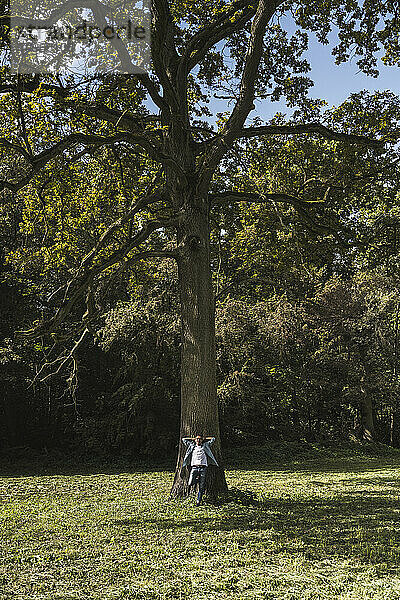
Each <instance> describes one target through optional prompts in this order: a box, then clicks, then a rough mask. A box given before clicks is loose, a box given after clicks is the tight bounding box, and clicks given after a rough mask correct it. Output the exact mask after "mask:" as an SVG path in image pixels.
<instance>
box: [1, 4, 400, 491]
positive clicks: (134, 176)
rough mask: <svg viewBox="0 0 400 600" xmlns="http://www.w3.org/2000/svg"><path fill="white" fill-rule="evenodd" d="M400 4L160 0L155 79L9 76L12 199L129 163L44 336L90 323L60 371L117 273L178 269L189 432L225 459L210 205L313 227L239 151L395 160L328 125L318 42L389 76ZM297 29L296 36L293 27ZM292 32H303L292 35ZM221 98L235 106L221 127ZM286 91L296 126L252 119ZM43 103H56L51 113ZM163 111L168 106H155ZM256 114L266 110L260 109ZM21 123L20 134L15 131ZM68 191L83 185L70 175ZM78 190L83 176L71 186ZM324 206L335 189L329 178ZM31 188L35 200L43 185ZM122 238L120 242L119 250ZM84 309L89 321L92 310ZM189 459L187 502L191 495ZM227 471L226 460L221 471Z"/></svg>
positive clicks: (5, 181)
mask: <svg viewBox="0 0 400 600" xmlns="http://www.w3.org/2000/svg"><path fill="white" fill-rule="evenodd" d="M397 4H398V3H397V2H376V1H375V2H373V3H372V2H370V1H369V0H365V1H364V2H361V3H360V2H357V1H356V0H347V1H346V2H344V1H343V2H342V1H338V0H327V1H326V2H298V1H289V2H282V1H279V0H234V1H231V2H228V1H226V0H219V1H216V0H200V1H199V2H196V3H194V2H192V1H184V0H176V1H174V0H153V3H152V45H151V53H152V71H151V72H150V73H149V74H147V75H126V76H124V75H109V76H102V77H97V78H96V77H93V78H92V79H90V80H89V81H88V80H87V79H84V78H81V79H80V78H78V77H76V76H74V77H66V76H55V77H50V76H38V75H32V76H29V75H24V76H17V77H12V76H9V75H7V71H6V70H5V71H4V75H3V79H2V83H1V85H0V92H1V93H2V94H3V101H2V106H3V117H2V129H3V131H4V135H3V137H2V138H1V151H2V159H3V166H2V181H1V184H0V187H1V190H2V192H3V195H4V196H5V198H10V197H11V196H12V197H14V196H16V195H17V194H27V193H29V194H31V193H33V191H32V190H34V189H35V190H36V192H37V193H38V194H39V197H40V198H42V199H43V196H44V195H45V194H49V195H50V196H51V194H52V193H54V187H53V182H54V180H55V177H56V176H55V173H57V174H58V177H59V176H60V173H62V171H63V169H64V168H67V167H68V165H71V164H81V165H83V170H84V169H85V165H87V164H89V163H90V159H91V157H94V156H96V153H97V154H98V153H99V152H101V151H102V149H105V148H108V149H109V148H111V149H112V150H113V151H114V152H115V155H116V156H117V157H120V156H121V153H122V154H123V156H124V159H123V160H120V161H119V164H120V167H121V173H122V177H123V176H124V175H123V171H124V169H125V170H126V172H127V173H128V175H129V176H127V175H125V177H126V179H125V187H126V188H127V189H128V188H129V192H130V195H129V197H130V204H129V206H125V207H124V210H121V212H120V214H119V215H118V218H117V219H115V220H114V221H113V222H112V223H108V226H107V228H106V229H105V230H104V232H103V233H102V234H101V235H99V236H98V238H97V240H96V242H95V243H94V245H93V247H92V248H91V249H90V250H89V251H88V252H87V253H86V254H85V255H84V257H83V258H82V259H81V260H80V263H79V264H78V265H77V266H76V268H75V269H73V270H72V269H71V270H70V271H69V275H70V276H69V277H67V278H66V281H65V284H64V285H63V286H62V289H61V291H60V290H55V292H56V294H55V295H54V296H53V298H56V299H58V298H60V299H61V300H60V302H59V304H58V307H57V308H56V310H55V311H54V314H53V315H52V316H50V318H46V319H44V320H43V321H42V322H40V323H38V324H37V325H36V326H35V327H34V329H33V330H32V331H30V332H29V335H31V336H42V335H46V336H48V335H50V334H53V335H58V333H57V332H59V331H60V330H61V331H62V328H63V323H64V322H65V320H66V319H68V316H69V315H70V314H71V313H74V314H75V322H77V323H78V325H77V327H76V330H75V331H74V334H75V337H74V342H73V344H72V346H71V348H70V349H69V350H68V352H67V353H66V354H64V355H63V356H62V357H60V359H56V360H55V361H54V362H53V364H52V366H54V368H56V369H57V370H59V369H60V368H61V367H62V366H64V365H65V364H66V363H68V362H69V361H73V360H74V356H75V353H76V351H77V349H78V347H79V345H80V343H81V342H82V341H83V340H84V339H85V337H86V336H87V335H89V334H90V333H92V331H93V321H94V319H95V318H96V317H97V315H96V286H97V284H98V281H99V280H100V279H101V278H102V277H103V276H104V274H105V273H106V274H108V275H109V274H110V273H112V272H113V270H115V269H118V268H123V269H125V270H126V269H129V268H130V266H131V265H132V264H134V263H135V262H137V261H141V260H144V259H147V258H150V259H154V258H155V257H163V258H169V259H171V260H174V261H176V264H177V270H178V278H179V287H180V306H181V323H182V354H181V373H182V375H181V435H182V436H187V435H194V434H196V433H197V432H199V431H200V432H203V433H204V434H205V435H215V436H216V439H217V441H216V445H215V449H216V455H217V458H218V459H219V461H221V460H222V457H221V449H220V439H219V426H218V411H217V400H216V378H215V333H214V305H215V301H214V290H213V284H212V271H211V267H210V209H211V207H212V206H213V203H222V202H223V203H236V202H240V201H251V202H263V203H268V202H274V203H278V204H279V203H284V204H285V205H291V206H294V207H295V208H296V209H297V210H298V211H299V214H300V215H301V216H302V218H304V219H305V220H306V221H308V222H309V223H310V224H311V225H312V227H313V228H318V227H320V228H321V230H322V231H324V232H326V233H332V231H333V228H332V227H331V226H328V225H326V223H325V224H324V223H320V222H319V215H317V216H316V215H315V214H314V212H313V211H314V207H313V204H312V203H310V202H309V201H310V198H309V195H307V196H302V195H301V193H300V194H298V193H288V191H287V189H286V190H284V191H282V190H280V189H276V188H275V187H274V185H273V183H271V184H270V185H269V184H268V182H267V183H265V182H264V184H263V189H256V190H254V189H251V191H249V190H247V189H245V183H244V184H243V179H244V178H243V174H242V176H241V177H240V178H239V180H238V181H239V182H240V183H239V184H235V181H237V180H236V179H235V177H233V176H232V172H231V171H230V156H231V154H230V153H231V152H236V153H238V152H239V153H240V152H241V149H242V148H243V144H244V143H248V141H249V140H252V139H258V138H262V139H263V152H267V151H268V139H271V140H274V139H276V136H286V137H289V138H290V137H291V136H300V135H301V136H312V137H313V138H325V139H327V140H331V141H333V142H336V143H337V144H338V145H346V144H347V145H351V146H353V147H354V146H357V147H360V148H362V149H363V152H365V151H366V150H365V149H366V148H368V151H367V152H369V156H375V155H376V156H379V157H380V159H381V161H382V160H383V161H384V160H388V161H390V160H391V159H390V156H389V154H390V153H389V152H388V147H387V146H385V144H384V142H385V141H389V142H390V141H393V139H392V138H391V137H390V136H387V137H386V138H385V133H386V132H387V130H386V129H385V128H383V129H382V131H383V135H382V134H380V135H379V139H374V138H375V137H376V136H375V135H374V134H375V132H377V131H378V129H377V128H374V127H369V128H368V127H367V128H365V127H363V124H362V122H361V123H360V122H355V123H354V127H349V126H346V127H344V126H341V125H340V124H338V125H337V126H335V124H334V123H333V124H332V123H326V122H324V118H323V113H322V112H321V105H322V103H321V102H318V101H313V100H310V99H309V98H308V90H309V87H310V86H311V81H310V80H309V78H308V77H307V76H306V74H307V72H308V70H309V65H308V62H307V60H305V58H304V53H305V52H306V50H307V47H308V33H307V32H314V33H315V35H316V36H317V38H318V41H319V42H320V43H321V44H325V43H328V40H329V36H330V34H331V32H333V33H335V34H338V43H337V45H336V46H335V47H334V49H333V54H334V56H335V57H336V62H343V61H346V60H348V58H349V55H350V54H355V55H356V56H358V65H359V67H360V69H362V70H363V71H364V72H366V73H368V74H370V75H376V73H377V69H376V54H377V52H378V51H379V50H380V49H381V48H382V47H383V48H384V49H385V51H386V59H387V61H388V62H392V63H395V62H396V61H397V59H398V52H399V48H398V32H399V24H400V21H399V19H398V10H397V9H398V6H397ZM285 28H286V29H287V30H288V31H289V33H288V31H285ZM290 32H291V33H290ZM213 96H219V97H220V98H223V99H225V100H226V101H227V102H226V112H225V113H223V114H220V115H219V116H218V119H217V125H216V128H213V127H212V126H211V125H210V124H209V121H208V120H207V115H209V116H211V113H210V108H212V107H213V104H212V102H211V103H210V101H212V99H213ZM281 97H284V98H286V100H287V103H288V105H289V107H292V108H297V110H296V111H295V112H294V114H293V115H292V117H291V118H290V119H288V120H284V119H282V118H281V119H277V120H275V121H272V122H269V123H264V122H262V121H261V120H260V119H259V118H255V119H253V120H249V117H251V115H252V111H254V110H255V109H256V106H257V101H258V100H262V101H263V102H265V101H268V99H270V100H278V99H279V98H281ZM35 107H40V110H39V109H37V110H36V109H35ZM150 107H153V109H154V110H152V109H151V108H150ZM253 114H255V115H256V113H253ZM7 119H9V121H10V125H9V126H7ZM66 181H67V182H68V179H66ZM71 185H73V183H72V182H71ZM319 185H320V187H319V191H318V193H319V194H321V193H322V197H323V196H324V194H325V193H327V190H328V188H329V183H328V182H324V181H320V182H319ZM27 190H28V192H27ZM116 235H117V236H118V238H117V239H118V243H116ZM81 307H83V308H82V312H81V316H80V319H78V321H77V320H76V312H77V311H79V310H80V308H81ZM182 451H183V449H181V451H180V452H179V456H178V461H177V469H176V475H175V481H174V485H173V489H172V493H173V494H174V495H182V494H185V493H186V492H187V476H186V473H185V472H183V471H182V469H181V465H182V460H183V456H182ZM221 464H222V462H221ZM208 487H209V490H210V491H211V492H213V493H218V492H221V491H223V490H224V489H225V488H226V483H225V478H224V472H223V469H222V468H220V469H215V470H212V471H210V478H209V482H208Z"/></svg>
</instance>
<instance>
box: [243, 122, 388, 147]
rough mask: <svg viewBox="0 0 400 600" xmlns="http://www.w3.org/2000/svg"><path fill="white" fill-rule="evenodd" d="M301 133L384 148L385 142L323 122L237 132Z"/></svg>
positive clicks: (252, 134)
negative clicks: (342, 130) (330, 127)
mask: <svg viewBox="0 0 400 600" xmlns="http://www.w3.org/2000/svg"><path fill="white" fill-rule="evenodd" d="M301 133H316V134H317V135H320V136H321V137H324V138H325V139H328V140H336V141H339V142H348V143H354V144H361V145H365V146H371V147H373V148H382V147H383V146H384V144H385V142H384V141H382V140H376V139H373V138H369V137H366V136H363V135H356V134H354V133H343V132H340V131H334V130H333V129H329V127H326V126H325V125H322V123H305V124H301V125H264V126H261V127H245V128H243V129H241V130H240V131H238V132H237V138H254V137H262V136H268V135H298V134H301Z"/></svg>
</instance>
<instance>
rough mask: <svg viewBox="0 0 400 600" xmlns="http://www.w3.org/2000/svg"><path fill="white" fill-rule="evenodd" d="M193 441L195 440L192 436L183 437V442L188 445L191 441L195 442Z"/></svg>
mask: <svg viewBox="0 0 400 600" xmlns="http://www.w3.org/2000/svg"><path fill="white" fill-rule="evenodd" d="M193 441H194V438H190V437H183V438H182V442H183V443H184V444H186V446H187V445H188V444H190V442H193Z"/></svg>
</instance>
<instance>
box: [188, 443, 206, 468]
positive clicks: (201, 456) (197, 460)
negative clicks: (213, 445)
mask: <svg viewBox="0 0 400 600" xmlns="http://www.w3.org/2000/svg"><path fill="white" fill-rule="evenodd" d="M207 464H208V462H207V454H206V453H205V452H204V448H203V446H197V445H196V446H195V447H194V448H193V452H192V462H191V465H192V467H197V466H199V465H205V466H207Z"/></svg>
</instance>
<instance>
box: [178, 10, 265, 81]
mask: <svg viewBox="0 0 400 600" xmlns="http://www.w3.org/2000/svg"><path fill="white" fill-rule="evenodd" d="M239 11H240V14H239V15H238V16H237V13H238V12H239ZM254 13H255V8H254V5H253V4H250V6H249V2H248V0H238V1H237V2H234V3H233V4H232V5H231V7H230V8H229V9H228V10H225V11H223V12H222V13H221V14H220V15H219V17H218V18H217V19H215V21H213V22H212V23H211V24H209V25H207V26H206V27H202V28H201V29H200V31H198V32H197V33H196V34H195V35H194V36H193V37H192V38H191V40H190V41H189V43H188V44H187V46H186V49H185V52H184V54H183V57H182V64H185V65H186V68H187V71H191V70H192V69H193V68H194V67H195V66H196V65H197V64H198V63H199V62H200V61H201V60H202V59H203V58H204V56H205V55H206V54H207V52H208V51H209V50H210V49H211V48H212V47H213V46H215V44H218V42H220V41H221V40H223V39H225V38H226V37H227V36H229V35H231V34H232V33H234V32H236V31H238V30H240V29H241V28H242V27H244V25H245V24H246V23H247V22H248V21H249V20H250V19H251V18H252V16H253V15H254ZM235 16H236V18H234V17H235Z"/></svg>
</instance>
